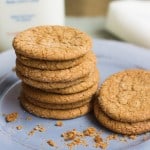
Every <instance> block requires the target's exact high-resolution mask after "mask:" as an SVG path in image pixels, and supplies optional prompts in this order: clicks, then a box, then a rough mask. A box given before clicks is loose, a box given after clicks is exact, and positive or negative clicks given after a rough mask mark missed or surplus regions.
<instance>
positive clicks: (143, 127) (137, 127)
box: [94, 101, 150, 135]
mask: <svg viewBox="0 0 150 150" xmlns="http://www.w3.org/2000/svg"><path fill="white" fill-rule="evenodd" d="M94 113H95V116H96V118H97V120H98V121H99V122H100V123H101V124H102V125H103V126H105V127H106V128H108V129H110V130H112V131H114V132H117V133H121V134H125V135H136V134H142V133H145V132H149V131H150V120H147V121H143V122H137V123H124V122H119V121H116V120H113V119H111V118H110V117H109V116H107V115H106V114H105V113H104V112H103V111H102V110H101V108H100V107H99V104H98V102H97V101H96V102H95V104H94Z"/></svg>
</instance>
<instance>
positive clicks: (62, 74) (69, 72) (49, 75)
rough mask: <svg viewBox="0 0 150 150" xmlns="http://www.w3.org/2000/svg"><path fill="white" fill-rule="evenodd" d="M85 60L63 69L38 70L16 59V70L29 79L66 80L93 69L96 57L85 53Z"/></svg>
mask: <svg viewBox="0 0 150 150" xmlns="http://www.w3.org/2000/svg"><path fill="white" fill-rule="evenodd" d="M87 55H88V57H86V60H85V61H84V62H83V63H81V64H79V65H78V66H75V67H72V68H69V69H64V70H55V71H50V70H40V69H35V68H31V67H27V66H25V65H23V64H21V63H20V62H19V61H17V60H16V70H18V71H19V72H20V74H21V75H24V76H25V77H28V78H30V79H33V80H36V81H42V82H68V81H74V80H77V79H79V78H82V77H85V76H87V75H88V74H89V73H90V72H92V70H93V71H94V68H95V64H96V57H95V55H94V54H93V53H90V54H87Z"/></svg>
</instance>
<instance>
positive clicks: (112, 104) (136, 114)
mask: <svg viewBox="0 0 150 150" xmlns="http://www.w3.org/2000/svg"><path fill="white" fill-rule="evenodd" d="M99 104H100V106H101V108H102V110H103V111H104V112H105V113H106V114H107V115H108V116H109V117H110V118H112V119H114V120H118V121H122V122H140V121H145V120H149V119H150V71H146V70H139V69H137V70H125V71H122V72H119V73H116V74H114V75H112V76H110V77H109V78H108V79H107V80H106V81H105V82H104V83H103V85H102V87H101V89H100V92H99Z"/></svg>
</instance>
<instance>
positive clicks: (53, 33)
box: [13, 26, 92, 61]
mask: <svg viewBox="0 0 150 150" xmlns="http://www.w3.org/2000/svg"><path fill="white" fill-rule="evenodd" d="M13 47H14V49H15V51H16V52H17V53H18V54H21V55H24V56H26V57H29V58H36V59H42V60H56V61H57V60H59V61H60V60H70V59H75V58H78V57H81V56H83V55H85V54H86V53H87V52H88V51H89V50H91V48H92V40H91V38H90V37H89V36H88V35H87V34H86V33H84V32H81V31H79V30H78V29H74V28H71V27H65V26H38V27H33V28H30V29H27V30H25V31H23V32H20V33H19V34H17V35H16V37H15V38H14V40H13Z"/></svg>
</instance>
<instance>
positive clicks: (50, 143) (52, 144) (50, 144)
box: [47, 140, 56, 147]
mask: <svg viewBox="0 0 150 150" xmlns="http://www.w3.org/2000/svg"><path fill="white" fill-rule="evenodd" d="M47 144H48V145H49V146H52V147H54V146H56V144H55V142H54V141H52V140H48V141H47Z"/></svg>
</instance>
